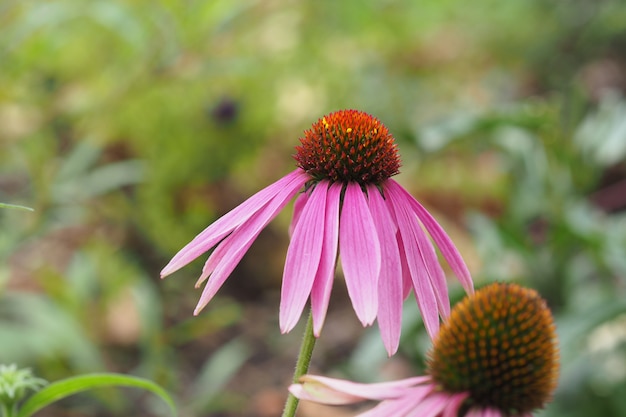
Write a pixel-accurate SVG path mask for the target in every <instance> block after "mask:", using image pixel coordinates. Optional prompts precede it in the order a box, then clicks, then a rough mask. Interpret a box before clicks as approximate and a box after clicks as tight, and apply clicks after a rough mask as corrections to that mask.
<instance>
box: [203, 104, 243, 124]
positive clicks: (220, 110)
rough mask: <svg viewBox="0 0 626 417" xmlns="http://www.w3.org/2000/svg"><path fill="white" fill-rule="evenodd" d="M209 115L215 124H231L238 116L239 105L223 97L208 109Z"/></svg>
mask: <svg viewBox="0 0 626 417" xmlns="http://www.w3.org/2000/svg"><path fill="white" fill-rule="evenodd" d="M209 115H210V117H211V119H213V121H215V122H216V123H217V124H220V125H226V124H230V123H233V122H234V121H235V119H236V118H237V116H238V115H239V103H238V102H237V101H235V100H234V99H232V98H230V97H223V98H221V99H220V101H219V102H218V103H217V104H216V105H215V106H214V107H213V108H211V109H210V111H209Z"/></svg>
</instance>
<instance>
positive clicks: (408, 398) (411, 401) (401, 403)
mask: <svg viewBox="0 0 626 417" xmlns="http://www.w3.org/2000/svg"><path fill="white" fill-rule="evenodd" d="M422 391H424V390H422ZM421 399H422V398H421V397H416V396H412V395H405V396H404V397H402V398H398V399H394V400H386V401H383V402H381V403H380V404H378V405H377V406H376V407H374V408H372V409H371V410H368V411H366V412H364V413H361V414H358V415H357V416H356V417H404V416H406V415H407V413H408V412H410V411H411V410H412V409H414V408H415V407H416V406H417V405H418V404H419V402H420V401H421Z"/></svg>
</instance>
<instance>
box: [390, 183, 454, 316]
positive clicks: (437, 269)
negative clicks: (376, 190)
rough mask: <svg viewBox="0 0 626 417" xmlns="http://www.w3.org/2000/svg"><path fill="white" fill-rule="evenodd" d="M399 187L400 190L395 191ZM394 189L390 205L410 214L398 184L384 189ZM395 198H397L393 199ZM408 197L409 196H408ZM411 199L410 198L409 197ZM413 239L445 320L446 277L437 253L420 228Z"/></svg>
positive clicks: (448, 301) (409, 208)
mask: <svg viewBox="0 0 626 417" xmlns="http://www.w3.org/2000/svg"><path fill="white" fill-rule="evenodd" d="M396 187H399V188H400V189H395V188H396ZM389 188H394V190H393V191H394V192H393V193H389V194H390V196H389V200H390V203H391V204H392V205H398V206H399V205H404V206H406V209H405V210H406V211H407V212H412V211H413V209H412V207H411V205H410V201H408V200H407V198H406V195H407V194H404V193H402V192H401V191H403V189H402V188H401V187H400V186H399V185H398V183H390V184H388V186H387V188H386V189H389ZM392 196H393V197H392ZM394 197H397V198H394ZM409 197H410V195H409ZM411 198H412V197H411ZM413 217H414V218H413V221H414V222H415V223H418V222H419V221H418V219H417V217H416V216H413ZM415 237H416V238H417V245H418V247H419V251H420V254H421V256H422V260H423V263H424V266H425V267H426V272H427V275H428V280H429V281H430V285H431V287H432V289H433V291H434V293H435V297H436V299H437V307H438V310H439V313H440V314H441V317H443V318H446V317H448V316H449V315H450V298H449V296H448V286H447V283H446V276H445V274H444V272H443V269H442V268H441V264H439V259H438V258H437V253H436V252H435V248H434V247H433V245H432V243H431V242H430V239H428V236H426V233H425V232H424V231H423V230H422V228H421V227H417V228H415Z"/></svg>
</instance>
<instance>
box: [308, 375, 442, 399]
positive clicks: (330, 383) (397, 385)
mask: <svg viewBox="0 0 626 417" xmlns="http://www.w3.org/2000/svg"><path fill="white" fill-rule="evenodd" d="M300 383H301V384H302V385H304V387H305V390H308V392H312V391H311V390H309V388H307V387H313V388H311V389H312V390H322V389H323V390H324V391H323V392H324V395H327V394H330V393H338V394H341V395H343V396H344V398H350V402H358V401H363V400H379V401H380V400H385V399H392V398H399V397H402V396H403V395H405V394H406V393H407V391H409V392H413V391H414V390H415V389H416V388H417V386H418V385H421V384H424V386H425V387H430V386H431V382H430V377H429V376H418V377H412V378H407V379H400V380H397V381H390V382H378V383H374V384H361V383H358V382H352V381H348V380H345V379H335V378H328V377H325V376H316V375H304V376H303V377H301V378H300ZM318 392H322V391H318ZM315 401H319V400H315ZM346 404H347V403H346Z"/></svg>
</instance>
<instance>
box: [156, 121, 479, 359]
mask: <svg viewBox="0 0 626 417" xmlns="http://www.w3.org/2000/svg"><path fill="white" fill-rule="evenodd" d="M300 142H301V145H300V146H297V147H296V154H295V155H294V158H295V160H296V165H297V166H298V168H297V169H296V170H295V171H293V172H291V173H289V174H287V175H286V176H285V177H283V178H281V179H280V180H278V181H277V182H275V183H274V184H272V185H270V186H268V187H267V188H264V189H263V190H261V191H259V192H258V193H257V194H255V195H253V196H252V197H250V198H249V199H248V200H246V201H245V202H243V203H242V204H241V205H239V206H238V207H236V208H235V209H233V210H232V211H231V212H229V213H227V214H226V215H224V216H223V217H221V218H220V219H218V220H217V221H216V222H215V223H213V224H212V225H210V226H209V227H207V228H206V229H205V230H204V231H202V232H201V233H200V234H199V235H198V236H196V237H195V238H194V239H193V240H192V241H191V242H190V243H189V244H187V246H185V247H184V248H183V249H181V250H180V252H178V253H177V254H176V256H174V258H173V259H172V260H171V261H170V263H169V264H168V265H167V266H166V267H165V268H163V271H161V276H162V277H165V276H167V275H169V274H171V273H172V272H174V271H176V270H178V269H180V268H182V267H183V266H185V265H187V264H188V263H189V262H191V261H193V260H194V259H196V258H197V257H198V256H199V255H201V254H202V253H204V252H207V251H208V250H210V249H211V248H213V247H216V248H215V250H214V251H213V253H212V254H211V255H210V256H209V259H208V260H207V262H206V264H205V265H204V268H203V270H202V275H201V276H200V278H199V279H198V282H197V284H196V286H199V285H200V284H202V283H203V282H204V281H205V280H207V279H208V278H209V276H210V279H208V281H207V284H206V286H205V288H204V291H203V292H202V295H201V297H200V301H199V303H198V306H197V307H196V310H195V314H197V313H198V312H199V311H200V310H201V309H202V308H203V307H204V306H206V304H207V303H208V302H209V301H210V300H211V298H213V296H214V295H215V293H216V292H217V290H218V289H219V288H220V287H221V286H222V284H223V283H224V281H225V280H226V278H228V276H229V275H230V274H231V273H232V271H233V269H234V268H235V266H236V265H237V264H238V263H239V261H240V260H241V258H242V257H243V255H244V254H245V252H246V251H247V250H248V248H249V247H250V245H252V243H253V242H254V240H255V239H256V237H257V236H258V235H259V233H260V232H261V230H263V228H264V227H265V226H267V224H268V223H269V222H270V221H271V220H272V219H273V218H274V217H275V216H276V215H277V214H278V213H279V212H280V211H281V210H282V209H283V207H284V206H285V205H286V204H287V203H288V202H289V201H290V200H291V199H292V198H293V197H295V196H296V195H298V198H297V199H296V201H295V205H294V215H293V220H292V225H291V230H292V236H291V243H290V245H289V248H288V250H287V259H286V261H285V269H284V273H283V283H282V292H281V302H280V328H281V331H282V332H283V333H286V332H289V331H290V330H291V329H292V328H293V327H294V326H295V325H296V323H297V322H298V319H299V317H300V315H301V314H302V310H303V309H304V306H305V304H306V302H307V300H308V299H309V297H310V299H311V311H312V317H313V326H314V334H315V336H319V334H320V331H321V329H322V325H323V323H324V319H325V316H326V311H327V307H328V302H329V298H330V293H331V288H332V285H333V279H334V274H335V267H336V263H337V255H338V254H340V256H341V265H342V268H343V273H344V277H345V281H346V286H347V288H348V294H349V297H350V300H351V301H352V306H353V307H354V311H355V312H356V315H357V317H358V318H359V320H360V321H361V322H362V323H363V325H364V326H365V325H371V324H372V323H373V322H374V320H375V319H376V318H378V325H379V327H380V331H381V334H382V339H383V342H384V344H385V347H386V349H387V351H388V352H389V354H390V355H391V354H393V353H395V351H396V350H397V348H398V343H399V338H400V323H401V312H402V302H403V300H404V298H406V296H407V295H408V293H409V292H410V290H411V289H413V290H414V291H415V295H416V298H417V302H418V305H419V307H420V310H421V312H422V316H423V318H424V323H425V325H426V329H427V330H428V332H429V334H430V335H431V336H434V335H435V334H436V333H437V331H438V329H439V316H440V315H441V316H442V317H447V316H448V315H449V313H450V303H449V299H448V289H447V285H446V279H445V276H444V272H443V269H442V268H441V265H440V264H439V261H438V258H437V254H436V252H435V248H434V246H433V244H432V243H431V240H430V239H429V238H428V235H427V234H426V232H428V234H430V237H431V238H432V240H434V242H435V243H436V244H437V246H438V247H439V250H440V251H441V253H442V254H443V257H444V258H445V259H446V260H447V261H448V263H449V264H450V266H451V268H452V271H453V272H454V273H455V274H456V275H457V277H458V278H459V280H460V282H461V284H462V285H463V287H464V288H465V290H466V291H467V292H469V293H471V292H473V286H472V280H471V277H470V274H469V271H468V269H467V267H466V265H465V263H464V262H463V259H462V258H461V256H460V254H459V252H458V251H457V249H456V248H455V246H454V245H453V243H452V241H451V240H450V238H449V237H448V235H447V234H446V233H445V232H444V231H443V229H442V228H441V226H440V225H439V224H438V223H437V222H436V221H435V219H434V218H433V217H432V216H431V215H430V214H429V213H428V211H426V209H425V208H424V207H423V206H422V205H421V204H420V203H418V202H417V201H416V200H415V199H414V198H413V197H411V195H410V194H409V193H408V192H407V191H406V190H405V189H404V188H402V187H401V186H400V185H399V184H398V183H397V182H396V181H394V180H392V179H391V178H390V177H391V176H393V175H395V174H397V173H398V169H399V167H400V158H399V156H398V151H397V146H396V144H395V143H394V139H393V137H392V136H391V134H390V133H389V131H388V130H387V128H386V127H385V126H384V125H383V124H382V123H381V122H380V121H378V119H376V118H374V117H372V116H370V115H369V114H367V113H363V112H360V111H356V110H343V111H338V112H335V113H331V114H329V115H327V116H324V117H322V118H321V119H319V120H318V121H317V122H316V123H315V124H313V126H312V128H311V129H310V130H307V131H305V132H304V138H301V139H300ZM424 229H425V230H424Z"/></svg>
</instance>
